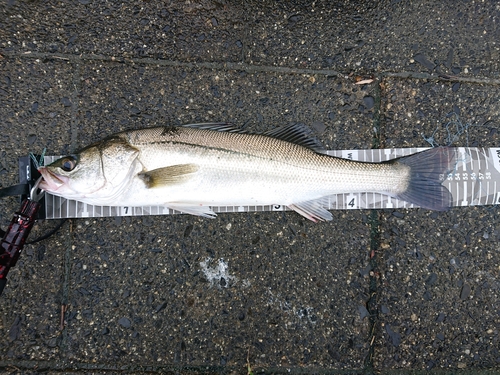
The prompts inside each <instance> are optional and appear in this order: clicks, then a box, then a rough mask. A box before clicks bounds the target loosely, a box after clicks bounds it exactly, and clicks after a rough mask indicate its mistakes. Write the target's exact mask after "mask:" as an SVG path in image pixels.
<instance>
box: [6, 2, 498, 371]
mask: <svg viewBox="0 0 500 375" xmlns="http://www.w3.org/2000/svg"><path fill="white" fill-rule="evenodd" d="M499 18H500V8H499V6H498V5H497V4H496V3H495V2H475V1H451V0H450V1H441V2H437V4H435V3H429V2H426V1H414V2H411V4H410V3H409V2H406V1H379V2H358V1H342V2H335V1H331V2H323V3H321V4H318V3H313V2H311V3H306V2H280V3H278V4H273V5H266V4H261V3H260V2H256V1H249V2H238V1H236V2H221V1H199V2H189V1H186V2H171V3H165V2H155V1H132V2H129V3H127V4H118V3H115V2H107V1H102V2H91V1H88V0H79V1H69V2H52V1H48V2H37V1H32V2H31V1H12V0H8V1H4V2H2V3H0V118H1V121H0V127H1V129H2V132H1V134H0V137H1V140H2V142H1V143H0V145H1V150H0V152H1V156H2V157H1V158H0V175H1V179H0V185H1V187H6V186H10V185H13V184H16V183H17V182H18V175H17V160H18V158H19V157H20V156H25V155H27V154H28V152H30V151H32V152H40V151H41V149H43V147H47V153H48V154H52V155H57V154H65V153H69V152H72V151H75V150H76V149H77V148H79V147H82V146H85V145H87V144H89V143H91V142H93V141H96V140H99V139H101V138H103V137H104V136H107V135H109V134H112V133H114V132H116V131H120V130H124V129H131V128H142V127H151V126H160V125H166V124H169V125H180V124H184V123H193V122H220V121H231V122H234V123H235V124H238V125H241V126H245V127H246V128H247V129H249V130H252V131H262V130H268V129H271V128H274V127H276V126H283V125H288V124H292V123H304V124H306V125H307V126H309V127H311V128H312V129H313V130H314V132H315V133H316V135H317V137H318V139H319V140H320V141H321V142H322V143H323V144H324V145H325V147H326V148H328V149H366V148H379V147H380V148H385V147H413V146H429V143H428V141H426V139H427V140H429V138H430V137H431V136H432V137H433V141H434V142H435V143H437V144H446V143H448V142H447V137H448V134H449V132H448V130H450V131H451V132H452V134H456V132H455V133H453V131H454V130H453V129H457V123H460V124H461V126H462V127H460V129H466V131H461V132H459V134H457V137H456V139H453V145H454V146H465V145H469V146H482V147H496V146H497V145H498V141H499V137H500V135H499V133H498V127H499V120H500V119H499V116H500V110H499V108H500V107H499V105H498V96H499V95H498V94H499V84H500V77H499V72H500V67H499V61H500V60H499V58H500V45H499V44H498V40H499V37H500V26H499ZM364 79H368V80H372V79H373V81H368V83H365V84H356V82H358V81H360V80H364ZM18 204H19V203H18V201H17V200H16V199H15V198H8V199H4V200H2V202H1V203H0V225H1V227H2V228H5V227H6V226H7V225H8V222H9V221H10V219H11V215H12V213H13V212H14V211H15V210H16V209H17V208H18ZM332 214H333V216H334V220H333V221H332V222H328V223H320V224H314V223H311V222H309V221H307V220H306V219H304V218H302V217H301V216H299V215H297V214H296V213H294V212H257V213H238V214H219V215H218V216H217V218H216V219H214V220H208V219H202V218H197V217H193V216H188V215H175V216H168V217H163V216H162V217H159V216H156V217H124V218H102V219H88V220H85V219H78V220H70V221H68V222H67V223H66V224H64V226H63V227H62V229H60V230H59V231H58V232H57V234H56V235H54V236H52V237H50V238H49V239H47V240H44V241H42V242H40V243H38V244H34V245H28V246H26V248H25V251H24V253H23V254H22V256H21V259H20V261H19V262H18V264H17V266H16V267H15V268H13V269H12V270H11V272H10V273H9V282H8V284H7V287H6V289H5V291H4V293H3V295H2V296H1V297H0V298H1V299H0V302H1V303H0V332H1V334H0V368H2V369H3V371H4V372H5V373H7V372H8V373H11V372H20V373H21V372H22V373H36V372H41V371H43V372H49V373H62V372H103V371H109V372H113V371H122V372H141V371H144V372H146V371H148V372H165V373H186V374H187V373H193V374H195V373H207V374H208V373H209V374H247V373H249V372H251V371H252V372H253V373H331V374H337V373H342V374H345V373H372V372H390V373H394V374H399V373H405V372H406V371H407V370H416V371H422V372H425V371H428V370H430V371H436V372H438V371H439V372H443V371H444V373H446V372H449V373H452V372H455V371H457V370H461V371H463V372H471V373H472V372H474V373H481V372H484V373H486V372H491V371H495V370H496V369H497V368H498V367H499V362H500V353H499V350H500V346H499V345H500V339H499V337H500V336H499V330H498V326H499V323H500V316H499V311H500V297H499V291H500V279H499V277H500V275H499V274H500V269H499V267H498V264H499V263H500V262H499V261H500V259H499V255H498V240H499V239H500V229H499V225H498V223H499V221H498V217H497V213H496V208H495V207H468V208H454V209H452V210H450V211H449V212H445V213H441V212H440V213H436V212H429V211H425V210H419V209H414V210H397V211H391V210H381V211H365V210H359V211H357V210H349V211H334V212H333V213H332ZM56 224H57V222H56V221H40V222H38V223H37V224H36V225H35V228H34V230H33V233H32V237H31V238H36V237H37V236H39V235H43V234H45V233H47V232H48V231H49V230H50V229H51V228H53V227H54V226H55V225H56Z"/></svg>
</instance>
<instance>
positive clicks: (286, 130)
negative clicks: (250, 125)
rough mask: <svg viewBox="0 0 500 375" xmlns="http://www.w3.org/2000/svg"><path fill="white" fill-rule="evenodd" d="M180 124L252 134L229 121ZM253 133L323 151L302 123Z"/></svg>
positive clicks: (196, 127)
mask: <svg viewBox="0 0 500 375" xmlns="http://www.w3.org/2000/svg"><path fill="white" fill-rule="evenodd" d="M182 126H183V127H187V128H195V129H207V130H214V131H218V132H229V133H239V134H252V133H251V132H249V131H248V130H245V129H242V128H238V127H236V126H235V125H234V124H232V123H230V122H214V123H210V122H208V123H203V124H187V125H182ZM253 134H261V135H265V136H267V137H272V138H276V139H281V140H282V141H287V142H290V143H295V144H297V145H300V146H303V147H307V148H310V149H311V150H313V151H316V152H320V153H324V152H325V148H324V147H323V145H322V144H321V143H320V142H319V141H318V140H317V139H316V138H315V137H314V135H313V132H312V131H311V129H309V128H308V127H307V126H305V125H304V124H300V123H299V124H292V125H287V126H283V127H280V128H276V129H272V130H268V131H266V132H262V133H253Z"/></svg>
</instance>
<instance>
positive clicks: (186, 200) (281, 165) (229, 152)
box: [39, 123, 456, 222]
mask: <svg viewBox="0 0 500 375" xmlns="http://www.w3.org/2000/svg"><path fill="white" fill-rule="evenodd" d="M455 160H456V156H455V152H454V151H453V149H452V148H449V147H437V148H432V149H429V150H426V151H422V152H419V153H416V154H412V155H410V156H406V157H401V158H397V159H393V160H390V161H386V162H380V163H371V162H358V161H353V160H348V159H343V158H338V157H333V156H330V155H327V154H326V151H325V149H324V148H323V146H322V145H321V144H320V143H319V142H318V140H317V139H316V138H315V137H314V136H313V135H312V131H311V130H310V129H309V128H307V127H306V126H305V125H289V126H285V127H278V128H276V129H273V130H270V131H267V132H263V133H251V132H247V131H245V130H242V129H240V128H238V127H235V126H234V125H232V124H228V123H215V124H188V125H184V126H163V127H153V128H145V129H138V130H129V131H123V132H120V133H116V134H114V135H111V136H109V137H107V138H105V139H103V140H102V141H99V142H96V143H93V144H91V145H89V146H87V147H85V148H83V149H81V150H80V151H78V152H76V153H75V154H70V155H67V156H64V157H62V158H60V159H58V160H56V161H54V162H53V163H51V164H49V165H47V166H41V167H40V168H39V171H40V173H41V175H42V176H43V180H42V182H41V183H40V185H39V187H40V189H42V190H44V191H46V192H48V193H50V194H53V195H56V196H60V197H63V198H67V199H73V200H77V201H80V202H84V203H88V204H92V205H102V206H131V207H136V206H152V205H158V206H165V207H168V208H171V209H174V210H177V211H181V212H183V213H187V214H192V215H198V216H202V217H207V218H213V217H215V216H216V214H215V213H214V212H213V211H212V209H211V206H255V205H284V206H288V207H289V208H290V209H292V210H294V211H296V212H297V213H299V214H300V215H302V216H304V217H305V218H307V219H309V220H312V221H314V222H317V221H328V220H332V218H333V217H332V214H331V213H330V212H329V211H328V210H327V209H326V208H325V205H326V203H327V202H328V197H329V196H331V195H333V194H338V193H369V192H375V193H382V194H386V195H389V196H391V197H394V198H397V199H401V200H404V201H407V202H409V203H413V204H415V205H416V206H419V207H422V208H425V209H431V210H438V211H444V210H447V209H449V208H450V207H451V206H452V203H453V202H452V201H453V199H452V195H451V194H450V192H449V191H448V189H447V188H446V187H444V186H443V185H442V181H443V179H444V177H446V176H447V175H448V173H450V172H451V171H452V170H453V169H454V165H455Z"/></svg>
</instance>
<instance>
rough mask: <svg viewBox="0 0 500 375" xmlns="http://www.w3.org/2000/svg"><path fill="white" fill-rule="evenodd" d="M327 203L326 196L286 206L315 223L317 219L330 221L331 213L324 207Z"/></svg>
mask: <svg viewBox="0 0 500 375" xmlns="http://www.w3.org/2000/svg"><path fill="white" fill-rule="evenodd" d="M327 203H328V198H327V197H326V198H320V199H315V200H312V201H307V202H300V203H294V204H289V205H288V207H290V208H291V209H292V210H294V211H295V212H297V213H299V214H301V215H302V216H304V217H305V218H307V219H309V220H311V221H314V222H315V223H317V222H318V221H330V220H332V219H333V216H332V214H331V213H330V212H329V211H328V210H327V209H326V208H324V206H326V204H327Z"/></svg>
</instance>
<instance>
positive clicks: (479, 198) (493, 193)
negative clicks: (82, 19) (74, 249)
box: [20, 147, 500, 219]
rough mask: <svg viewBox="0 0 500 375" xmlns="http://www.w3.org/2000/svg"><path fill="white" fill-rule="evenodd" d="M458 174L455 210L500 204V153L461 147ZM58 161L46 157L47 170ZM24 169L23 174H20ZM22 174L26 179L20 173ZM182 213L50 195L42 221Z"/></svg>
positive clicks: (383, 154) (361, 199) (386, 201)
mask: <svg viewBox="0 0 500 375" xmlns="http://www.w3.org/2000/svg"><path fill="white" fill-rule="evenodd" d="M424 150H427V148H395V149H377V150H332V151H327V154H328V155H331V156H336V157H340V158H345V159H350V160H357V161H366V162H382V161H386V160H390V159H394V158H398V157H402V156H408V155H411V154H414V153H416V152H420V151H424ZM455 150H456V155H457V157H456V166H455V170H454V171H453V172H452V173H450V174H449V175H447V176H443V178H442V179H443V186H445V187H446V188H447V189H448V190H449V191H450V193H451V194H452V196H453V206H459V207H464V206H484V205H496V204H499V203H500V148H479V147H457V148H455ZM57 158H59V156H45V165H47V164H49V163H51V162H52V161H54V160H56V159H57ZM30 168H34V166H33V165H32V164H31V163H30V162H29V158H27V157H26V158H21V159H20V177H21V183H24V182H26V181H23V178H24V179H26V178H27V177H26V176H30V175H31V172H30V170H29V169H30ZM21 169H22V171H21ZM21 172H22V173H21ZM416 207H417V206H415V205H413V204H411V203H408V202H405V201H401V200H398V199H395V198H392V197H389V196H387V195H384V194H380V193H344V194H335V195H332V196H330V197H329V199H328V205H327V206H326V208H327V209H329V210H354V209H395V208H416ZM212 210H213V211H214V212H216V213H223V212H254V211H284V210H288V208H287V207H286V206H280V205H272V206H223V207H212ZM177 213H180V212H179V211H175V210H172V209H169V208H167V207H163V206H141V207H126V206H124V207H109V206H93V205H90V204H86V203H82V202H77V201H74V200H68V199H65V198H61V197H57V196H54V195H51V194H45V199H44V202H42V209H41V210H40V213H39V218H40V219H64V218H91V217H113V216H141V215H171V214H177Z"/></svg>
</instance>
